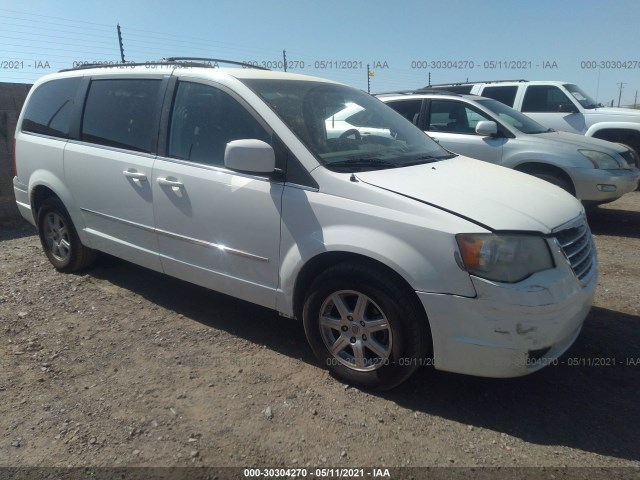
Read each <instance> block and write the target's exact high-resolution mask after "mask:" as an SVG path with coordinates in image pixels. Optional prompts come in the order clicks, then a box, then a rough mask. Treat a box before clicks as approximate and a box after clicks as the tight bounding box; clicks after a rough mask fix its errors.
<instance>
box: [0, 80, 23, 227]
mask: <svg viewBox="0 0 640 480" xmlns="http://www.w3.org/2000/svg"><path fill="white" fill-rule="evenodd" d="M30 88H31V85H28V84H25V83H2V82H0V224H2V223H11V222H13V221H15V220H18V219H19V218H21V217H20V214H19V213H18V209H17V208H16V201H15V198H14V195H13V135H14V133H15V130H16V122H17V121H18V116H19V115H20V110H21V109H22V105H23V104H24V100H25V98H26V97H27V94H28V93H29V89H30Z"/></svg>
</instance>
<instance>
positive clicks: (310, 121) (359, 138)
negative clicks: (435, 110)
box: [243, 79, 452, 172]
mask: <svg viewBox="0 0 640 480" xmlns="http://www.w3.org/2000/svg"><path fill="white" fill-rule="evenodd" d="M243 82H244V83H245V84H246V85H247V86H248V87H249V88H251V89H252V90H253V91H254V92H256V94H257V95H258V96H260V97H261V98H262V100H263V101H264V102H265V103H266V104H267V105H268V106H269V107H270V108H271V109H272V110H273V111H274V112H275V113H276V114H277V115H278V116H279V117H280V118H281V119H282V121H283V122H284V123H286V124H287V126H288V127H289V128H290V129H291V131H292V132H293V133H294V134H295V135H296V136H297V137H298V138H299V139H300V141H302V142H303V143H304V144H305V145H306V146H307V148H308V149H309V151H310V152H311V153H312V154H313V155H314V156H315V157H316V158H317V159H318V161H319V162H320V163H321V164H323V165H324V166H326V167H327V168H329V169H331V170H334V171H339V172H353V171H365V170H380V169H385V168H397V167H404V166H407V165H414V164H417V163H427V162H432V161H437V160H441V159H445V158H451V156H452V154H451V153H450V152H447V151H446V150H444V149H443V148H442V147H440V146H439V145H438V144H437V143H435V142H434V141H433V140H431V139H430V138H429V137H428V136H427V135H425V134H424V132H422V131H421V130H419V129H418V128H416V127H415V126H414V125H412V124H411V123H410V122H408V121H407V120H406V119H404V118H403V117H402V116H401V115H400V114H398V113H397V112H395V111H394V110H393V109H392V108H389V107H388V106H387V105H385V104H383V103H382V102H381V101H379V100H378V99H376V98H374V97H372V96H371V95H368V94H366V93H364V92H362V91H360V90H357V89H355V88H351V87H347V86H345V85H339V84H333V83H326V82H316V81H305V80H283V79H245V80H243Z"/></svg>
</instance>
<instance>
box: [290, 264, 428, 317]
mask: <svg viewBox="0 0 640 480" xmlns="http://www.w3.org/2000/svg"><path fill="white" fill-rule="evenodd" d="M348 262H354V263H361V264H363V265H367V266H369V267H371V268H373V269H376V270H377V271H379V272H381V273H382V274H384V275H388V276H389V277H390V278H393V280H394V282H396V284H397V285H399V286H401V288H402V289H404V290H406V291H407V292H409V291H410V292H411V293H412V297H411V298H412V299H413V300H414V301H415V302H417V305H416V306H419V308H420V311H422V312H424V307H423V306H422V304H421V303H420V300H419V298H418V296H417V295H416V293H415V291H414V289H413V288H412V287H411V285H410V284H409V282H407V280H406V279H405V278H403V277H402V275H400V274H399V273H398V272H396V271H395V270H394V269H393V268H391V267H389V266H388V265H385V264H384V263H382V262H380V261H379V260H376V259H374V258H371V257H367V256H366V255H362V254H359V253H353V252H346V251H329V252H323V253H320V254H318V255H316V256H315V257H313V258H311V259H310V260H308V261H307V262H306V263H305V264H304V266H303V267H302V268H301V270H300V272H299V273H298V275H297V277H296V281H295V284H294V290H293V313H294V315H295V317H296V318H298V319H301V318H302V309H303V307H304V300H305V298H306V296H307V294H308V292H309V288H310V287H311V284H312V283H313V281H314V279H315V278H316V277H317V276H318V275H319V274H320V273H322V272H324V271H325V270H327V269H329V268H331V267H333V266H335V265H339V264H341V263H348ZM423 318H424V320H425V321H426V322H427V326H429V323H428V319H427V314H426V312H424V315H423Z"/></svg>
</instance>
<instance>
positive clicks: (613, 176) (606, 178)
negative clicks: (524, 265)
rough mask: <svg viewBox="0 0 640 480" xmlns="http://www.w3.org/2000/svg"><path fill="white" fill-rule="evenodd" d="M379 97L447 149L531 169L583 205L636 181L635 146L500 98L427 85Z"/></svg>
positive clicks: (621, 192) (610, 195)
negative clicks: (571, 129)
mask: <svg viewBox="0 0 640 480" xmlns="http://www.w3.org/2000/svg"><path fill="white" fill-rule="evenodd" d="M379 98H380V100H382V101H383V102H385V103H386V104H387V105H389V106H390V107H392V108H393V109H395V110H396V111H397V112H399V113H400V114H401V115H403V116H404V117H405V118H407V119H408V120H410V121H411V122H413V123H414V124H415V125H417V126H418V127H419V128H420V129H421V130H424V131H425V132H426V133H428V134H429V135H430V136H431V137H433V138H434V139H435V140H436V141H438V142H439V143H440V145H442V146H443V147H445V148H446V149H448V150H450V151H452V152H455V153H458V154H460V155H466V156H469V157H472V158H477V159H480V160H484V161H487V162H491V163H495V164H498V165H502V166H505V167H509V168H513V169H515V170H518V171H521V172H525V173H529V174H531V175H534V176H536V177H538V178H541V179H544V180H546V181H548V182H551V183H553V184H554V185H557V186H559V187H561V188H563V189H564V190H566V191H567V192H569V193H571V194H572V195H575V196H576V197H577V198H578V199H580V200H582V201H583V202H584V203H585V204H591V205H593V204H599V203H606V202H611V201H614V200H616V199H618V198H620V197H621V196H622V195H624V194H625V193H627V192H630V191H633V190H635V189H636V187H637V185H638V179H639V178H640V171H639V170H638V168H637V167H636V165H637V164H638V157H637V155H636V153H635V152H634V151H633V150H631V149H629V148H627V147H626V146H622V145H618V144H614V143H611V142H606V141H604V140H598V139H594V138H588V137H584V136H581V135H576V134H572V133H566V132H556V131H555V130H553V129H549V128H546V127H543V126H542V125H540V124H539V123H537V122H536V121H534V120H532V119H531V118H529V117H527V116H526V115H523V114H522V113H520V112H518V111H516V110H514V109H513V108H510V107H508V106H506V105H504V104H503V103H501V102H499V101H497V100H493V99H490V98H483V97H478V96H476V95H464V94H457V93H452V92H444V91H439V90H429V89H425V90H417V91H411V92H402V93H395V94H380V95H379Z"/></svg>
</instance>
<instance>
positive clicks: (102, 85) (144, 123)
mask: <svg viewBox="0 0 640 480" xmlns="http://www.w3.org/2000/svg"><path fill="white" fill-rule="evenodd" d="M161 83H162V81H161V80H155V79H142V80H141V79H135V80H134V79H123V80H94V81H93V82H91V86H90V87H89V94H88V95H87V102H86V104H85V107H84V115H83V119H82V132H81V137H80V138H81V140H83V141H85V142H91V143H97V144H100V145H106V146H110V147H118V148H126V149H129V150H136V151H138V152H152V151H153V150H154V147H155V142H156V139H157V130H158V128H157V127H158V122H157V120H156V107H157V104H158V94H159V92H160V85H161Z"/></svg>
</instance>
